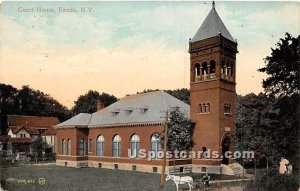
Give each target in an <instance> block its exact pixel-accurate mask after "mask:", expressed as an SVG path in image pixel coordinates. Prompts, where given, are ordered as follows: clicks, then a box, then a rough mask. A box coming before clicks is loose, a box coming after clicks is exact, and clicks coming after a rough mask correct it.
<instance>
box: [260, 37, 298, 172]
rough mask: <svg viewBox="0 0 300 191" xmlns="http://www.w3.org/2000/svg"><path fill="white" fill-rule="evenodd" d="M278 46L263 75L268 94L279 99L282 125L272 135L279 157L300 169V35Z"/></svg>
mask: <svg viewBox="0 0 300 191" xmlns="http://www.w3.org/2000/svg"><path fill="white" fill-rule="evenodd" d="M276 45H277V47H276V48H275V49H274V48H272V53H271V55H270V56H267V57H266V58H265V61H266V65H265V67H263V68H261V69H259V71H260V72H264V73H266V74H268V78H267V79H266V80H264V81H263V87H264V88H265V92H266V94H267V95H268V96H270V97H276V104H274V109H277V110H278V115H277V120H278V124H277V126H276V127H273V131H272V135H273V137H272V138H273V140H274V144H273V149H274V150H276V151H277V153H278V156H277V157H279V155H280V156H281V157H286V158H288V159H289V160H290V161H291V162H292V164H293V165H294V167H296V168H298V167H299V145H300V140H299V125H300V120H299V115H300V112H299V109H300V106H299V100H300V90H299V79H300V77H299V69H300V35H299V36H298V37H297V38H295V37H293V36H292V35H290V34H289V33H286V34H285V38H282V39H280V41H279V42H278V43H277V44H276ZM278 160H279V158H278Z"/></svg>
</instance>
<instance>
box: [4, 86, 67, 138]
mask: <svg viewBox="0 0 300 191" xmlns="http://www.w3.org/2000/svg"><path fill="white" fill-rule="evenodd" d="M7 115H33V116H46V117H47V116H48V117H50V116H51V117H58V118H59V120H65V119H67V118H69V117H70V113H69V110H68V109H67V108H66V107H65V106H63V105H61V104H60V103H59V102H58V101H57V100H55V99H53V98H52V97H51V96H49V95H47V94H44V93H43V92H41V91H39V90H34V89H31V88H30V87H29V86H23V87H22V88H21V89H20V90H18V89H17V88H14V87H13V86H11V85H6V84H0V125H1V133H2V134H5V133H6V129H7V125H6V124H7Z"/></svg>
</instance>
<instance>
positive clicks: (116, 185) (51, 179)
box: [0, 165, 228, 191]
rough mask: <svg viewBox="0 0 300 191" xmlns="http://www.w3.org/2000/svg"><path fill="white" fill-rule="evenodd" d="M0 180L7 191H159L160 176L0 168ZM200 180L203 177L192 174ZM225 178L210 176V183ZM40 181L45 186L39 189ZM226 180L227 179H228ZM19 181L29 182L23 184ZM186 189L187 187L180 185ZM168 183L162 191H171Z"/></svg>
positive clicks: (108, 171) (92, 170)
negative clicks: (4, 182)
mask: <svg viewBox="0 0 300 191" xmlns="http://www.w3.org/2000/svg"><path fill="white" fill-rule="evenodd" d="M0 170H1V173H0V178H1V180H6V184H7V188H8V190H9V191H27V190H28V191H35V190H36V191H77V190H78V191H94V190H97V191H106V190H107V191H159V190H160V189H159V180H160V175H159V174H152V173H141V172H129V171H121V170H109V169H101V168H70V167H59V166H54V165H53V166H19V167H9V168H0ZM192 176H193V178H202V176H203V174H199V175H197V174H192ZM220 176H222V177H223V178H224V175H212V176H211V177H212V180H215V179H217V178H218V177H220ZM39 178H44V179H45V180H46V183H45V184H44V185H40V184H39V183H38V180H39ZM227 178H228V177H227ZM22 180H26V181H28V180H29V181H32V180H34V183H33V182H29V183H28V184H24V182H23V181H22ZM180 188H181V189H183V188H188V185H180ZM174 190H176V188H175V185H173V182H172V181H168V182H167V183H166V185H165V187H164V189H162V190H161V191H174Z"/></svg>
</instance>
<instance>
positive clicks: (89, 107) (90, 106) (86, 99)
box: [72, 90, 118, 115]
mask: <svg viewBox="0 0 300 191" xmlns="http://www.w3.org/2000/svg"><path fill="white" fill-rule="evenodd" d="M97 100H100V101H101V102H102V103H103V104H104V106H105V107H107V106H109V105H110V104H112V103H114V102H116V101H117V100H118V99H117V98H116V97H115V96H114V95H110V94H107V93H102V94H99V92H97V91H93V90H89V91H88V92H87V93H86V94H85V95H81V96H79V97H78V99H77V100H76V101H75V102H74V103H75V106H74V107H73V108H72V113H73V114H74V115H76V114H79V113H94V112H96V111H97Z"/></svg>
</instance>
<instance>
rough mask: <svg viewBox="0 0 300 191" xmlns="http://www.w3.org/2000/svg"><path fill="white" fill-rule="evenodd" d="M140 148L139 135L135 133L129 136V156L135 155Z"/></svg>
mask: <svg viewBox="0 0 300 191" xmlns="http://www.w3.org/2000/svg"><path fill="white" fill-rule="evenodd" d="M139 150H140V137H139V136H138V135H137V134H134V135H132V136H131V139H130V151H131V156H137V155H138V153H139Z"/></svg>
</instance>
